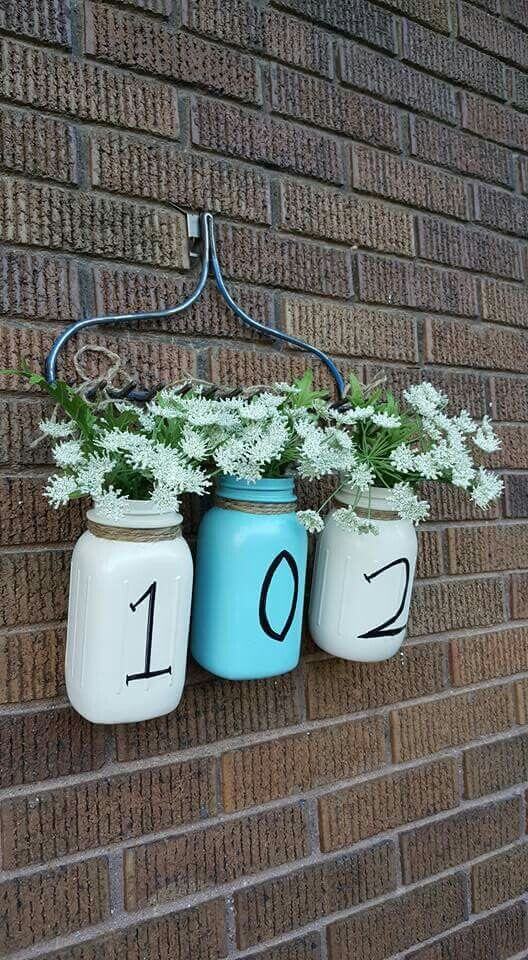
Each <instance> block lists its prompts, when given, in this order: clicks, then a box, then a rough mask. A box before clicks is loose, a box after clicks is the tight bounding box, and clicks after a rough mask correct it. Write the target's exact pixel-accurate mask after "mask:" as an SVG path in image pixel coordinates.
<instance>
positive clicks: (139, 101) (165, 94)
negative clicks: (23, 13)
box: [0, 0, 179, 137]
mask: <svg viewBox="0 0 528 960" xmlns="http://www.w3.org/2000/svg"><path fill="white" fill-rule="evenodd" d="M13 2H15V0H13ZM0 53H1V55H2V62H3V63H4V64H5V73H4V74H3V75H2V93H3V96H4V97H5V98H6V99H8V100H11V101H13V102H17V103H23V104H26V105H27V106H31V107H36V108H40V109H43V110H51V111H53V112H54V113H64V114H66V115H67V116H72V117H78V118H79V119H81V120H95V121H97V123H110V124H113V125H116V126H121V127H129V128H130V129H132V130H150V131H152V133H158V134H161V135H163V136H167V137H177V136H178V133H179V119H178V98H177V91H176V90H175V89H174V87H171V86H170V85H169V84H164V83H157V82H155V81H151V80H144V79H143V78H141V77H133V76H131V75H130V74H126V73H118V72H117V71H115V70H110V69H108V68H107V67H102V66H100V65H99V64H95V63H83V62H82V61H81V60H71V59H69V58H68V57H64V56H59V55H58V54H56V53H53V52H52V51H51V50H41V49H35V48H33V47H25V46H21V45H19V44H17V43H13V42H12V41H9V40H5V41H3V42H2V43H0Z"/></svg>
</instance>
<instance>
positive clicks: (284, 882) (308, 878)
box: [235, 842, 395, 948]
mask: <svg viewBox="0 0 528 960" xmlns="http://www.w3.org/2000/svg"><path fill="white" fill-rule="evenodd" d="M394 887H395V864H394V849H393V846H392V844H391V843H388V842H384V843H380V844H377V845H376V846H372V847H370V848H368V849H366V850H361V851H360V852H359V853H349V854H343V855H342V856H341V857H339V858H338V859H337V860H329V861H328V860H327V861H325V863H323V864H318V865H317V866H312V867H305V868H304V869H303V870H298V871H295V872H294V873H289V874H286V875H285V876H283V877H280V878H279V879H277V880H268V881H266V882H265V883H262V884H260V885H259V886H256V887H250V888H249V889H245V890H241V891H239V892H238V893H237V894H236V895H235V910H236V918H237V942H238V945H239V946H240V947H242V948H244V947H249V946H252V945H253V944H255V943H256V942H258V937H259V936H260V935H261V934H259V931H260V930H264V932H265V934H266V939H272V938H273V937H276V936H277V935H278V934H280V933H285V932H288V931H290V930H292V929H293V930H295V928H296V927H298V926H304V925H306V924H307V923H309V922H310V921H313V920H314V919H315V918H316V917H319V916H325V915H326V914H329V913H337V911H339V910H345V909H346V908H347V907H353V906H356V905H357V904H359V903H364V902H365V901H366V900H372V899H374V898H375V897H379V896H380V895H381V894H383V893H387V892H388V891H389V890H392V889H394Z"/></svg>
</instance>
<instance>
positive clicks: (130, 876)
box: [124, 805, 309, 910]
mask: <svg viewBox="0 0 528 960" xmlns="http://www.w3.org/2000/svg"><path fill="white" fill-rule="evenodd" d="M308 853H309V838H308V820H307V814H306V811H305V809H304V808H303V807H302V806H301V805H297V806H294V807H281V808H279V809H278V810H271V811H269V812H267V813H259V814H256V815H255V816H253V817H245V818H244V819H241V820H229V821H228V822H227V823H223V824H219V825H218V826H215V827H208V828H207V829H205V830H195V831H193V832H192V833H184V834H182V835H181V836H179V837H168V838H166V839H164V840H157V841H154V843H149V844H142V845H141V846H139V847H138V846H136V847H132V848H130V849H129V850H126V851H125V860H124V874H125V908H126V909H127V910H138V909H140V908H142V907H147V906H153V905H154V904H156V903H165V902H166V901H168V900H176V899H178V898H179V897H187V896H189V894H192V893H196V892H197V891H201V890H207V889H209V888H210V887H215V886H220V885H221V884H223V883H231V882H232V881H233V880H238V879H242V878H243V877H249V876H253V875H254V874H258V873H260V872H262V871H263V870H269V869H271V868H272V867H279V866H282V864H285V863H291V862H292V861H295V860H301V859H302V858H303V857H306V856H307V855H308ZM175 863H177V864H178V872H177V874H175V872H174V864H175Z"/></svg>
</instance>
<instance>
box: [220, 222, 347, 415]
mask: <svg viewBox="0 0 528 960" xmlns="http://www.w3.org/2000/svg"><path fill="white" fill-rule="evenodd" d="M205 224H206V228H207V232H208V234H209V245H210V248H211V267H212V269H213V274H214V278H215V282H216V286H217V287H218V289H219V291H220V293H221V294H222V296H223V298H224V300H225V301H226V303H227V304H228V306H229V307H231V310H232V311H233V313H235V314H236V316H237V317H238V318H239V320H242V322H243V323H245V324H246V325H247V326H248V327H252V329H253V330H258V331H259V333H262V334H264V335H265V336H266V337H271V338H272V339H273V340H283V341H284V342H285V343H290V344H292V345H293V346H295V347H300V349H301V350H305V351H306V352H307V353H310V354H312V356H314V357H317V359H318V360H320V361H321V362H322V363H324V365H325V367H326V368H327V369H328V370H329V371H330V373H331V375H332V377H333V378H334V381H335V384H336V387H337V392H338V396H339V399H340V400H342V399H343V397H344V396H345V393H346V383H345V380H344V378H343V376H342V374H341V373H340V372H339V370H338V369H337V367H336V365H335V363H334V362H333V360H331V359H330V357H327V355H326V353H323V351H322V350H319V348H318V347H314V346H312V345H311V344H309V343H305V342H304V340H300V339H299V338H298V337H293V336H292V335H291V334H289V333H284V332H283V331H282V330H275V329H274V328H272V327H267V326H266V325H265V324H264V323H259V322H258V321H257V320H253V318H252V317H250V316H249V314H247V313H245V311H244V310H242V308H241V307H239V306H238V304H237V303H236V302H235V301H234V300H233V297H232V296H231V294H230V293H229V290H228V289H227V287H226V284H225V281H224V278H223V275H222V270H221V267H220V263H219V260H218V254H217V252H216V241H215V232H214V222H213V217H212V214H210V213H206V214H205Z"/></svg>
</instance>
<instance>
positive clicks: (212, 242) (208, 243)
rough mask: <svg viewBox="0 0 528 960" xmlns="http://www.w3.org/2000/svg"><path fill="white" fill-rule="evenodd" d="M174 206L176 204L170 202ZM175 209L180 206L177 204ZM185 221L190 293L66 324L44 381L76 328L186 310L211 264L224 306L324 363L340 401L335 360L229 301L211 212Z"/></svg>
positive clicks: (142, 395) (137, 393)
mask: <svg viewBox="0 0 528 960" xmlns="http://www.w3.org/2000/svg"><path fill="white" fill-rule="evenodd" d="M174 206H177V205H176V204H174ZM178 209H181V208H179V207H178ZM186 223H187V237H188V241H189V246H190V253H191V256H193V255H194V256H197V255H198V256H200V258H201V268H200V275H199V278H198V283H197V284H196V287H195V288H194V290H193V292H192V293H191V294H190V295H189V296H188V297H187V298H186V299H185V300H183V301H182V303H179V304H177V305H176V306H175V307H169V308H168V309H166V310H149V311H145V312H143V313H127V314H116V315H114V316H102V317H88V318H86V319H84V320H77V322H76V323H72V324H71V325H70V326H69V327H66V329H65V330H63V331H62V333H60V334H59V336H58V337H57V339H56V340H55V342H54V343H53V346H52V348H51V350H50V352H49V355H48V357H47V359H46V363H45V367H44V372H45V376H46V379H47V381H48V383H54V382H55V380H56V378H57V357H58V355H59V353H60V351H61V350H62V348H63V347H64V346H65V344H66V343H67V342H68V341H69V340H70V339H71V337H73V336H75V334H76V333H78V332H79V330H83V329H85V328H87V327H95V326H102V325H106V324H109V323H133V322H134V321H136V320H158V319H162V318H165V317H173V316H175V315H176V314H178V313H183V312H184V311H185V310H188V309H189V307H191V306H192V305H193V303H195V302H196V301H197V300H198V298H199V297H200V295H201V293H202V291H203V289H204V287H205V285H206V283H207V278H208V276H209V268H210V267H211V268H212V273H213V277H214V281H215V284H216V286H217V288H218V290H219V292H220V294H221V296H222V297H223V298H224V300H225V302H226V303H227V305H228V306H229V307H230V309H231V310H232V311H233V313H234V314H235V315H236V316H237V317H238V318H239V320H241V321H242V322H243V323H245V324H246V325H247V326H249V327H251V328H252V329H253V330H257V331H259V333H262V334H264V335H265V336H266V337H271V338H272V339H273V340H279V341H283V342H285V343H289V344H292V345H293V346H296V347H299V348H300V349H301V350H304V351H306V352H307V353H310V354H311V355H312V356H314V357H317V359H318V360H320V361H321V362H322V363H324V364H325V366H326V367H327V369H328V370H329V371H330V373H331V375H332V377H333V378H334V381H335V384H336V387H337V392H338V398H339V399H340V400H341V399H342V398H343V396H344V394H345V392H346V384H345V381H344V379H343V376H342V374H341V373H340V371H339V370H338V369H337V367H336V365H335V363H334V362H333V360H331V359H330V357H328V356H327V355H326V354H325V353H323V351H322V350H319V348H318V347H314V346H312V345H311V344H308V343H305V342H304V340H300V339H299V338H298V337H293V336H291V334H289V333H284V332H283V331H282V330H275V329H274V328H270V327H267V326H266V325H265V324H263V323H260V322H259V321H258V320H254V319H253V317H250V316H249V314H247V313H246V312H245V311H244V310H242V308H241V307H239V306H238V304H237V303H236V302H235V300H233V297H232V296H231V294H230V293H229V290H228V289H227V287H226V284H225V280H224V277H223V275H222V270H221V267H220V263H219V260H218V254H217V250H216V238H215V229H214V220H213V215H212V214H211V213H201V214H189V213H187V214H186ZM197 241H198V244H197ZM193 251H194V252H193ZM151 396H152V391H151V390H143V389H132V390H130V392H129V393H128V397H129V399H131V400H148V399H150V397H151Z"/></svg>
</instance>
